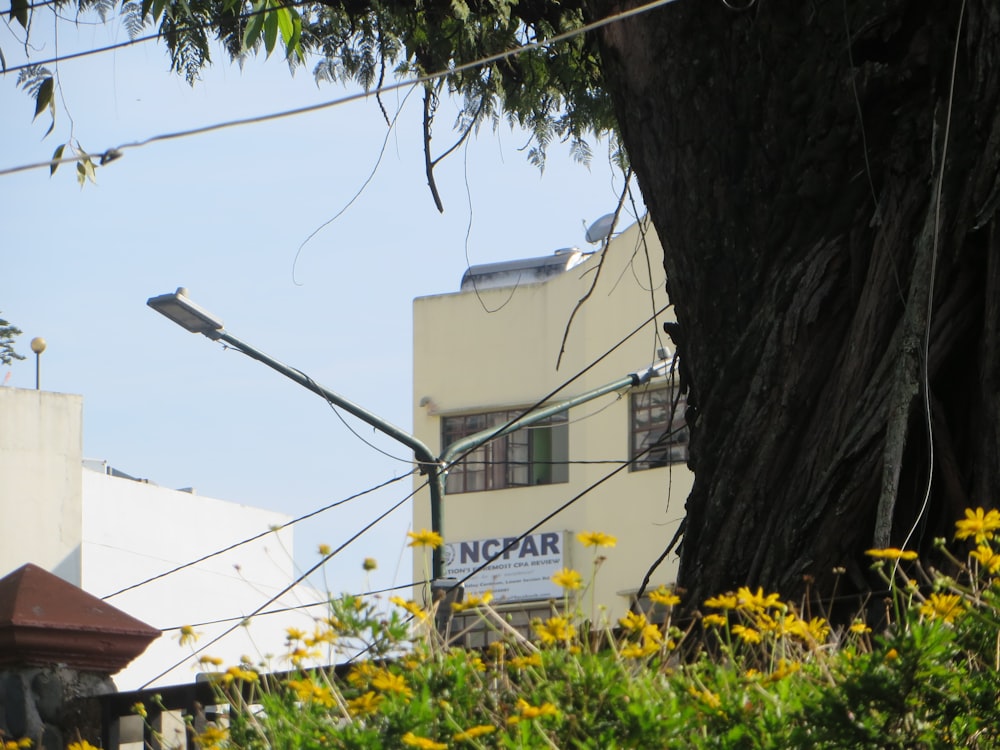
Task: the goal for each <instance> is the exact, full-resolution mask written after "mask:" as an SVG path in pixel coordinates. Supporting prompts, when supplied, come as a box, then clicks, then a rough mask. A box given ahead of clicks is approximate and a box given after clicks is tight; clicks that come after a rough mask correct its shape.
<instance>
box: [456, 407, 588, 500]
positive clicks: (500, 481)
mask: <svg viewBox="0 0 1000 750" xmlns="http://www.w3.org/2000/svg"><path fill="white" fill-rule="evenodd" d="M521 414H522V412H519V411H495V412H490V413H487V414H467V415H464V416H460V417H444V418H443V419H442V420H441V444H442V445H443V446H444V447H448V446H449V445H451V444H452V443H454V442H455V441H456V440H460V439H461V438H464V437H468V436H469V435H474V434H475V433H477V432H480V431H482V430H485V429H487V428H489V427H503V426H504V425H505V424H507V423H508V422H511V421H513V420H514V419H516V418H518V417H519V416H521ZM568 459H569V424H568V422H567V417H566V413H565V412H563V413H562V414H556V415H554V416H551V417H549V418H548V419H545V420H543V421H541V422H537V423H535V424H533V425H531V426H530V427H524V428H522V429H520V430H517V431H516V432H512V433H510V434H509V435H505V436H504V437H502V438H497V439H496V440H492V441H490V442H489V443H486V444H485V445H481V446H479V447H478V448H476V449H475V450H474V451H472V452H471V453H469V455H467V456H466V457H465V458H464V459H462V460H461V461H459V462H458V463H457V464H455V465H454V466H452V467H451V468H450V469H449V470H448V475H447V477H446V479H445V492H446V493H449V494H452V493H458V492H482V491H483V490H500V489H504V488H506V487H528V486H531V485H535V484H559V483H562V482H568V481H569V465H568V464H567V463H566V462H567V461H568Z"/></svg>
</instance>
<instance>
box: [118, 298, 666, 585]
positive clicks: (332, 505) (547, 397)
mask: <svg viewBox="0 0 1000 750" xmlns="http://www.w3.org/2000/svg"><path fill="white" fill-rule="evenodd" d="M665 309H666V308H663V309H661V310H658V311H656V312H654V313H653V315H652V316H651V317H649V318H647V319H646V320H644V321H643V322H642V323H641V324H639V325H638V326H637V327H635V328H634V329H632V330H631V331H630V332H629V333H628V334H626V335H625V336H624V337H623V338H622V339H620V340H619V341H618V342H617V343H616V344H614V345H613V346H612V347H610V348H609V349H608V350H606V351H605V352H604V353H603V354H601V355H600V356H599V357H597V359H595V360H593V361H592V362H591V363H590V364H588V365H587V366H586V367H584V368H583V369H582V370H580V371H579V372H578V373H576V374H575V375H573V376H572V377H570V378H569V379H568V380H566V381H564V382H563V383H562V385H560V386H558V387H557V388H556V389H555V390H553V391H551V392H550V393H549V394H547V395H545V396H543V397H542V398H541V399H540V400H539V401H538V402H536V403H535V404H533V405H532V406H530V407H528V408H527V409H525V410H523V411H522V413H521V414H519V415H518V416H517V417H515V418H514V419H512V420H510V421H509V422H507V424H504V425H500V426H499V427H498V428H497V432H498V433H499V432H500V431H502V430H504V429H505V428H506V427H508V426H509V425H510V424H513V423H514V422H515V421H517V419H520V418H521V417H523V416H525V415H527V414H530V413H531V412H532V411H534V410H535V409H537V408H538V407H539V406H541V405H542V404H544V403H546V402H547V401H549V400H551V399H552V398H553V397H554V396H555V395H556V394H558V393H559V392H560V391H562V390H563V389H564V388H566V387H567V386H569V385H570V384H572V383H573V382H574V381H576V380H577V379H579V378H580V377H582V376H583V375H584V374H586V373H587V372H588V371H589V370H591V369H592V368H593V367H595V366H597V365H598V364H599V363H600V362H602V361H603V360H604V359H605V358H607V357H608V356H610V355H611V354H612V353H613V352H614V351H615V350H616V349H618V347H620V346H622V345H623V344H624V343H625V342H627V341H628V340H629V339H631V338H632V336H634V335H635V334H637V333H639V332H640V331H641V330H642V329H643V328H645V327H646V326H647V325H648V324H649V323H650V322H651V321H654V320H655V319H656V317H657V316H658V315H660V314H662V312H663V310H665ZM303 374H304V373H303ZM306 377H308V376H306ZM490 439H492V438H490ZM366 442H367V441H366ZM484 442H489V439H488V440H486V441H484ZM474 450H475V449H474V448H470V449H469V450H467V451H465V452H464V453H463V454H461V455H460V456H458V457H457V458H455V459H454V460H453V461H452V462H451V463H449V464H448V466H447V467H444V470H447V469H448V468H450V467H452V466H454V465H456V464H457V463H458V462H460V461H462V460H463V459H465V458H466V457H467V456H468V455H469V454H471V453H472V452H473V451H474ZM640 455H642V454H640ZM607 462H608V463H610V462H614V463H619V462H618V461H616V460H614V459H609V460H608V461H607ZM631 462H632V461H631V460H629V461H621V462H620V463H621V464H622V466H628V465H629V464H630V463H631ZM567 463H569V462H567ZM573 463H599V462H593V461H591V462H585V461H574V462H573ZM415 471H416V470H414V471H411V472H409V473H408V474H404V475H402V476H399V477H394V478H392V479H389V480H386V481H385V482H382V483H380V484H377V485H375V486H373V487H370V488H368V489H366V490H362V491H361V492H358V493H355V494H354V495H351V496H349V497H347V498H344V499H342V500H338V501H336V502H333V503H330V504H329V505H325V506H323V507H321V508H318V509H316V510H314V511H311V512H309V513H306V514H305V515H303V516H300V517H298V518H295V519H293V520H291V521H289V522H288V523H287V524H284V525H283V526H280V527H278V530H280V529H283V528H286V527H288V526H292V525H294V524H296V523H299V522H300V521H304V520H306V519H308V518H311V517H313V516H315V515H318V514H319V513H322V512H324V511H326V510H330V509H331V508H335V507H337V506H339V505H343V504H344V503H347V502H350V501H351V500H355V499H357V498H359V497H362V496H364V495H367V494H370V493H371V492H374V491H376V490H379V489H382V488H383V487H386V486H388V485H390V484H393V483H395V482H398V481H400V480H401V479H404V478H406V477H408V476H412V475H413V474H414V473H415ZM426 484H427V483H426V482H424V484H423V485H421V488H422V487H423V486H426ZM418 489H420V488H418ZM414 494H415V493H414ZM411 497H412V495H411ZM270 533H272V530H271V529H268V530H267V531H264V532H261V533H259V534H256V535H254V536H252V537H249V538H248V539H244V540H242V541H240V542H236V543H235V544H231V545H229V546H228V547H225V548H223V549H220V550H217V551H215V552H212V553H209V554H207V555H203V556H202V557H199V558H198V559H196V560H192V561H190V562H187V563H184V564H183V565H178V566H177V567H175V568H172V569H170V570H167V571H165V572H163V573H159V574H157V575H155V576H152V577H150V578H147V579H145V580H143V581H140V582H138V583H134V584H132V585H130V586H127V587H125V588H123V589H120V590H118V591H115V592H114V593H112V594H108V595H107V596H105V597H103V599H105V600H107V599H111V598H113V597H115V596H118V595H119V594H123V593H125V592H126V591H131V590H132V589H135V588H139V587H140V586H145V585H146V584H148V583H152V582H153V581H157V580H159V579H161V578H165V577H166V576H169V575H172V574H173V573H177V572H179V571H181V570H184V569H186V568H190V567H192V566H194V565H197V564H199V563H202V562H204V561H206V560H209V559H211V558H213V557H217V556H219V555H221V554H224V553H226V552H229V551H231V550H233V549H236V548H237V547H240V546H242V545H244V544H248V543H250V542H253V541H256V540H258V539H261V538H262V537H264V536H267V535H268V534H270Z"/></svg>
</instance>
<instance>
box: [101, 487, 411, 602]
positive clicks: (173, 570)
mask: <svg viewBox="0 0 1000 750" xmlns="http://www.w3.org/2000/svg"><path fill="white" fill-rule="evenodd" d="M413 474H414V472H413V471H411V472H409V473H407V474H403V475H401V476H398V477H393V478H392V479H387V480H386V481H384V482H381V483H380V484H376V485H375V486H374V487H369V488H368V489H366V490H362V491H361V492H356V493H354V494H353V495H350V496H349V497H345V498H343V499H342V500H337V501H336V502H333V503H330V504H329V505H324V506H323V507H322V508H317V509H316V510H313V511H310V512H309V513H306V514H305V515H303V516H299V517H298V518H293V519H292V520H291V521H289V522H288V523H285V524H282V525H281V526H278V527H277V528H273V529H268V530H267V531H262V532H261V533H259V534H256V535H254V536H252V537H249V538H247V539H244V540H243V541H241V542H236V543H235V544H230V545H229V546H228V547H224V548H223V549H220V550H216V551H215V552H210V553H209V554H207V555H202V556H201V557H199V558H198V559H197V560H191V561H190V562H186V563H184V564H183V565H178V566H177V567H175V568H171V569H170V570H167V571H165V572H163V573H158V574H157V575H155V576H152V577H150V578H147V579H146V580H144V581H139V583H133V584H132V585H131V586H126V587H125V588H123V589H119V590H118V591H116V592H114V593H113V594H108V595H107V596H103V597H101V599H102V600H104V601H107V600H108V599H111V598H112V597H115V596H118V595H119V594H124V593H125V592H126V591H131V590H132V589H137V588H139V587H140V586H145V585H146V584H147V583H152V582H153V581H158V580H160V579H161V578H166V577H167V576H169V575H172V574H174V573H177V572H179V571H181V570H184V569H185V568H190V567H191V566H193V565H197V564H199V563H203V562H205V561H206V560H210V559H212V558H213V557H218V556H219V555H222V554H225V553H226V552H230V551H232V550H234V549H236V548H237V547H242V546H243V545H244V544H249V543H250V542H255V541H257V540H258V539H261V538H263V537H265V536H268V535H269V534H273V533H274V532H277V531H281V530H282V529H286V528H288V527H290V526H293V525H294V524H297V523H299V522H300V521H305V520H306V519H307V518H312V517H313V516H316V515H319V514H320V513H323V512H324V511H328V510H330V509H332V508H336V507H338V506H340V505H344V504H345V503H348V502H350V501H352V500H357V499H358V498H359V497H363V496H365V495H368V494H371V493H372V492H375V491H376V490H380V489H382V488H383V487H388V486H389V485H390V484H394V483H395V482H398V481H400V480H402V479H406V478H407V477H409V476H413Z"/></svg>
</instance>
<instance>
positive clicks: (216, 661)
mask: <svg viewBox="0 0 1000 750" xmlns="http://www.w3.org/2000/svg"><path fill="white" fill-rule="evenodd" d="M198 663H199V664H200V665H201V666H203V667H221V666H222V659H220V658H219V657H218V656H209V655H208V654H205V655H203V656H199V657H198Z"/></svg>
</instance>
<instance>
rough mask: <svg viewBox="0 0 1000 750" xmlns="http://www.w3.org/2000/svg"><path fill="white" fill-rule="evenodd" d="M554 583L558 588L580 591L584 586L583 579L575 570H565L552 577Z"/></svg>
mask: <svg viewBox="0 0 1000 750" xmlns="http://www.w3.org/2000/svg"><path fill="white" fill-rule="evenodd" d="M552 582H553V583H554V584H556V586H561V587H562V588H564V589H567V590H572V589H578V588H580V587H581V586H582V585H583V578H582V577H581V576H580V574H579V573H577V572H576V571H575V570H570V569H569V568H563V569H562V570H561V571H559V572H558V573H556V574H555V575H554V576H552Z"/></svg>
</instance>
